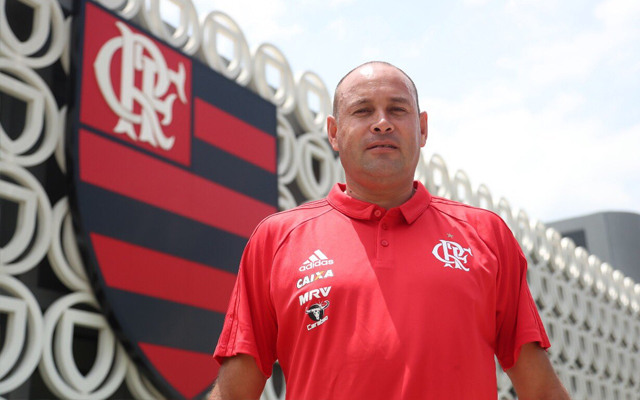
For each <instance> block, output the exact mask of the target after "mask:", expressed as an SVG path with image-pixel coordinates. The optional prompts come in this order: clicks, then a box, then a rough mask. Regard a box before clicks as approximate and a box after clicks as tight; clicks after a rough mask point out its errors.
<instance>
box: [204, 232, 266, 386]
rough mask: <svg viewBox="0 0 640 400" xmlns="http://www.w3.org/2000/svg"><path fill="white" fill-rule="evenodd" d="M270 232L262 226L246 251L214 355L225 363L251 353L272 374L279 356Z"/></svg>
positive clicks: (220, 361)
mask: <svg viewBox="0 0 640 400" xmlns="http://www.w3.org/2000/svg"><path fill="white" fill-rule="evenodd" d="M266 231H267V229H266V228H265V227H264V225H261V226H258V228H256V231H255V232H254V234H253V235H252V236H251V238H250V239H249V242H248V244H247V246H246V248H245V250H244V253H243V255H242V260H241V261H240V268H239V270H238V278H237V280H236V285H235V287H234V290H233V293H232V295H231V300H230V301H229V307H228V309H227V314H226V316H225V321H224V327H223V328H222V333H221V334H220V338H219V339H218V345H217V347H216V350H215V352H214V355H213V356H214V358H215V359H216V361H218V363H220V364H222V362H223V361H224V359H225V358H227V357H231V356H234V355H237V354H248V355H250V356H252V357H253V358H254V359H255V360H256V363H257V364H258V367H259V368H260V370H261V371H262V373H263V374H264V375H265V376H266V377H269V376H271V372H272V368H273V363H274V362H275V361H276V358H277V355H276V339H277V323H276V318H275V312H274V308H273V304H272V302H271V296H270V289H269V288H270V275H271V263H272V260H273V257H272V254H273V253H272V251H270V250H271V247H272V241H270V240H269V237H268V236H269V235H268V233H267V232H266Z"/></svg>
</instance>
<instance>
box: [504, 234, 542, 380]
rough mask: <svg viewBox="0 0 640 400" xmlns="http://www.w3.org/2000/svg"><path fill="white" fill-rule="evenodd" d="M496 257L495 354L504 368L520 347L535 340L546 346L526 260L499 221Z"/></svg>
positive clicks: (515, 355) (511, 360)
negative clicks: (497, 267)
mask: <svg viewBox="0 0 640 400" xmlns="http://www.w3.org/2000/svg"><path fill="white" fill-rule="evenodd" d="M495 228H496V231H495V233H496V235H498V237H497V239H498V244H499V245H498V248H497V257H498V260H499V270H498V275H497V290H496V296H497V298H496V333H497V337H496V356H497V357H498V361H499V362H500V365H501V366H502V368H503V369H504V370H507V369H509V368H511V367H513V366H514V364H515V363H516V360H517V359H518V356H519V354H520V348H521V347H522V345H524V344H526V343H532V342H538V343H539V344H540V346H541V347H542V348H544V349H547V348H549V347H550V343H549V338H548V337H547V333H546V332H545V330H544V326H543V324H542V320H541V319H540V315H539V314H538V309H537V308H536V304H535V302H534V301H533V297H532V296H531V292H530V291H529V285H528V284H527V260H526V258H525V256H524V254H523V253H522V250H521V249H520V245H519V244H518V242H517V241H516V239H515V238H514V237H513V234H512V233H511V231H510V230H509V228H508V227H507V226H506V224H504V222H502V221H500V222H499V225H498V226H496V227H495Z"/></svg>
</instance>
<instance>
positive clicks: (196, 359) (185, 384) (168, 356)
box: [138, 342, 220, 399]
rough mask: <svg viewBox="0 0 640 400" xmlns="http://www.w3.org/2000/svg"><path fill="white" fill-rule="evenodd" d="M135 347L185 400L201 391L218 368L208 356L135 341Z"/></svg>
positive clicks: (206, 386)
mask: <svg viewBox="0 0 640 400" xmlns="http://www.w3.org/2000/svg"><path fill="white" fill-rule="evenodd" d="M138 346H140V348H141V349H142V351H143V352H144V355H145V356H147V358H148V359H149V361H151V363H152V364H153V366H154V367H155V368H156V369H157V370H158V372H160V375H162V376H163V377H164V379H166V381H167V382H169V384H170V385H171V386H173V387H174V388H175V389H176V390H177V391H178V392H180V394H181V395H183V396H184V397H186V398H187V399H191V398H194V397H195V396H197V395H199V394H200V393H202V392H204V391H205V390H206V389H207V388H208V387H209V386H210V385H211V384H212V383H213V380H214V379H215V378H216V375H218V369H219V368H220V367H219V365H218V363H217V362H216V361H215V360H214V359H213V357H211V354H206V353H196V352H194V351H188V350H181V349H175V348H171V347H164V346H158V345H155V344H150V343H142V342H139V343H138Z"/></svg>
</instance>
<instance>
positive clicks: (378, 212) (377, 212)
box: [373, 210, 382, 217]
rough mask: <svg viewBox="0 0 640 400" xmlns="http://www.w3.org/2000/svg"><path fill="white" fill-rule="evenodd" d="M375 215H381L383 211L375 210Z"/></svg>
mask: <svg viewBox="0 0 640 400" xmlns="http://www.w3.org/2000/svg"><path fill="white" fill-rule="evenodd" d="M373 215H375V216H376V217H379V216H380V215H382V212H380V210H375V211H374V212H373Z"/></svg>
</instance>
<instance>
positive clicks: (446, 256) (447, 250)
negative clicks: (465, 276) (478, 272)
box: [432, 240, 473, 272]
mask: <svg viewBox="0 0 640 400" xmlns="http://www.w3.org/2000/svg"><path fill="white" fill-rule="evenodd" d="M432 253H433V255H434V256H435V257H436V258H437V259H438V260H440V261H442V262H443V263H444V266H445V267H448V268H454V269H461V270H463V271H467V272H468V271H469V268H466V267H465V265H466V264H467V257H468V256H473V254H471V247H467V248H466V249H465V248H463V247H462V246H460V245H459V244H458V243H456V242H452V241H448V240H440V243H438V244H437V245H435V247H434V248H433V251H432ZM465 253H468V254H467V255H465Z"/></svg>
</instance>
